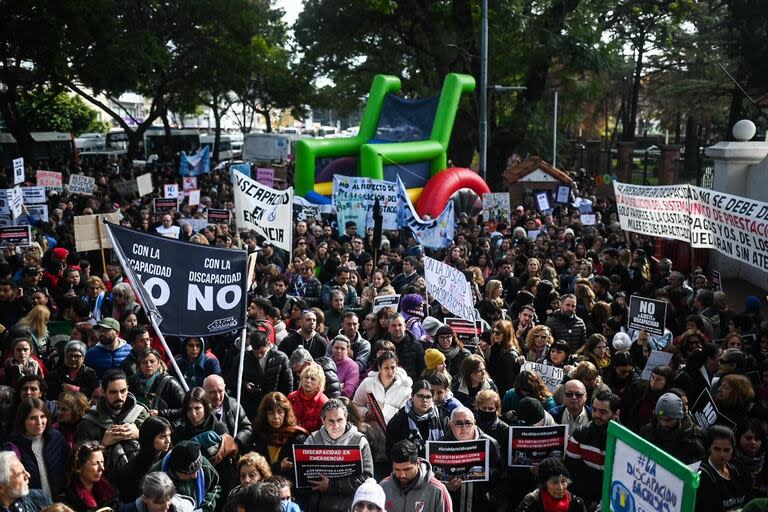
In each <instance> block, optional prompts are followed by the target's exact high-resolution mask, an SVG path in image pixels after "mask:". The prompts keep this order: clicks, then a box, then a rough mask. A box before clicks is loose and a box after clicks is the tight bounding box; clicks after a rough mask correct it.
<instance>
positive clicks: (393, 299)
mask: <svg viewBox="0 0 768 512" xmlns="http://www.w3.org/2000/svg"><path fill="white" fill-rule="evenodd" d="M399 305H400V295H379V296H378V297H374V298H373V308H372V309H371V313H378V312H379V310H382V309H384V308H394V310H395V311H397V309H398V306H399Z"/></svg>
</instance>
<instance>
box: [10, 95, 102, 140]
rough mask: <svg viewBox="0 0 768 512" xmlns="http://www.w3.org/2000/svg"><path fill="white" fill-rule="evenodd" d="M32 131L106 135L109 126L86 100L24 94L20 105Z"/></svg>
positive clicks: (62, 96) (21, 111) (61, 96)
mask: <svg viewBox="0 0 768 512" xmlns="http://www.w3.org/2000/svg"><path fill="white" fill-rule="evenodd" d="M18 109H19V113H20V114H21V116H22V117H23V118H24V119H25V120H26V123H27V126H28V128H29V130H30V131H37V132H47V131H51V132H67V133H70V132H71V133H74V134H75V135H79V134H81V133H85V132H99V133H103V132H106V131H107V130H109V125H108V124H107V123H104V122H102V121H99V120H98V113H97V112H96V111H95V110H93V109H92V108H90V107H88V106H87V105H86V104H85V102H83V100H82V99H80V98H79V97H77V96H72V95H70V94H66V93H63V92H53V91H43V92H36V91H35V92H31V93H28V94H24V96H23V99H22V100H21V102H20V103H19V106H18Z"/></svg>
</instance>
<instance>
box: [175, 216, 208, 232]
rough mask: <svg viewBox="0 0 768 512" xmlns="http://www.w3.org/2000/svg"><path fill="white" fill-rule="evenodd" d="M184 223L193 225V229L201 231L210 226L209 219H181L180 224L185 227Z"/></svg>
mask: <svg viewBox="0 0 768 512" xmlns="http://www.w3.org/2000/svg"><path fill="white" fill-rule="evenodd" d="M184 224H189V225H191V226H192V231H194V232H195V233H199V232H200V230H202V229H203V228H205V227H208V219H179V226H182V227H184Z"/></svg>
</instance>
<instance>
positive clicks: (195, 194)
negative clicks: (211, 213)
mask: <svg viewBox="0 0 768 512" xmlns="http://www.w3.org/2000/svg"><path fill="white" fill-rule="evenodd" d="M187 201H188V202H189V206H197V205H199V204H200V191H199V190H187Z"/></svg>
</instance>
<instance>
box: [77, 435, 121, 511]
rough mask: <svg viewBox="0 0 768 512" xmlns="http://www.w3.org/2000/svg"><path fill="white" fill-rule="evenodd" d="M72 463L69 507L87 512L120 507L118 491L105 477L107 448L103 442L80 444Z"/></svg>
mask: <svg viewBox="0 0 768 512" xmlns="http://www.w3.org/2000/svg"><path fill="white" fill-rule="evenodd" d="M69 464H70V465H69V467H70V470H69V474H68V481H69V484H68V486H67V489H66V498H65V500H64V501H65V502H66V503H67V504H68V505H69V506H71V507H72V508H73V509H75V510H77V511H83V512H96V510H98V509H101V508H104V507H109V508H111V509H112V510H117V509H118V508H119V507H118V505H119V503H120V500H119V497H118V495H117V491H116V490H115V488H114V487H112V484H110V483H109V482H108V481H107V480H106V479H105V478H104V467H105V464H104V447H103V446H102V445H101V444H99V443H98V442H97V441H87V442H85V443H83V444H81V445H78V446H76V447H75V449H74V450H72V455H71V456H70V463H69Z"/></svg>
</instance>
